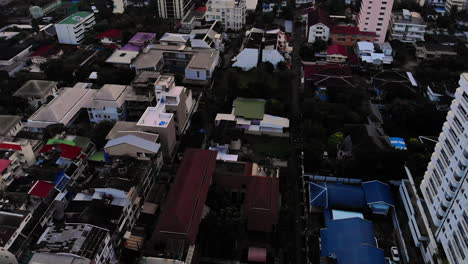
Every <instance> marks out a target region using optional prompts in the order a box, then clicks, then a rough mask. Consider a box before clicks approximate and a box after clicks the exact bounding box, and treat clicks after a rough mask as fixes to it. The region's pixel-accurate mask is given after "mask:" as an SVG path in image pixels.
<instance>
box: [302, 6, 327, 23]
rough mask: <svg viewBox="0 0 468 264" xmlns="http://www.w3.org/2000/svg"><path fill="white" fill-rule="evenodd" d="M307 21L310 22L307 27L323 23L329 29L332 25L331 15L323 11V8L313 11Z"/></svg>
mask: <svg viewBox="0 0 468 264" xmlns="http://www.w3.org/2000/svg"><path fill="white" fill-rule="evenodd" d="M307 20H308V23H307V26H309V27H310V26H312V25H315V24H317V23H322V24H324V25H326V26H328V27H329V26H330V25H331V21H330V15H329V14H328V12H327V11H325V9H322V8H316V9H313V10H312V11H311V12H310V13H309V14H308V15H307Z"/></svg>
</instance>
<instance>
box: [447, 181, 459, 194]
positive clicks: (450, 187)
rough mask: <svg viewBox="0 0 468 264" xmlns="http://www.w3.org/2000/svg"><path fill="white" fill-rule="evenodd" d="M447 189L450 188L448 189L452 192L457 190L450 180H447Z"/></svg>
mask: <svg viewBox="0 0 468 264" xmlns="http://www.w3.org/2000/svg"><path fill="white" fill-rule="evenodd" d="M449 189H450V191H452V192H456V191H457V187H456V186H454V185H453V184H452V182H449Z"/></svg>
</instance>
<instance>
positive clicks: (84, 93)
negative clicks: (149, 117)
mask: <svg viewBox="0 0 468 264" xmlns="http://www.w3.org/2000/svg"><path fill="white" fill-rule="evenodd" d="M90 87H91V83H77V84H76V85H75V86H74V87H73V88H62V89H60V91H59V93H58V95H57V96H56V97H55V98H54V99H53V100H52V101H50V102H49V103H47V104H44V105H42V106H41V107H40V108H39V109H38V110H37V111H36V112H35V113H34V114H32V115H31V116H30V117H29V118H28V122H27V123H26V124H25V127H26V128H27V129H28V130H29V131H32V132H42V131H43V130H44V128H46V127H47V126H48V125H52V124H59V123H60V124H63V125H65V126H69V125H71V124H72V123H73V122H74V120H75V119H76V118H77V117H78V114H79V113H80V111H81V110H82V109H87V111H88V117H89V120H90V121H91V122H100V121H102V120H123V119H125V117H126V103H125V102H126V101H125V100H126V98H127V97H126V90H127V86H124V85H112V84H107V85H104V86H103V87H101V89H99V90H96V89H90Z"/></svg>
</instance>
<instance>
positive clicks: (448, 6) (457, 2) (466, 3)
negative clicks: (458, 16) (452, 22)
mask: <svg viewBox="0 0 468 264" xmlns="http://www.w3.org/2000/svg"><path fill="white" fill-rule="evenodd" d="M454 6H456V7H457V12H461V11H463V10H466V9H468V0H447V1H446V2H445V11H447V12H450V11H452V8H453V7H454Z"/></svg>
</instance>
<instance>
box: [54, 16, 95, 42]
mask: <svg viewBox="0 0 468 264" xmlns="http://www.w3.org/2000/svg"><path fill="white" fill-rule="evenodd" d="M95 24H96V21H95V20H94V14H93V13H90V12H85V11H80V12H76V13H74V14H73V15H71V16H68V17H66V18H65V19H63V20H62V21H60V22H58V23H57V24H55V30H56V31H57V37H58V42H59V43H62V44H70V45H79V44H80V43H81V41H82V40H83V39H84V35H85V34H84V33H85V32H87V31H89V30H91V29H92V27H93V26H94V25H95Z"/></svg>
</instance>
